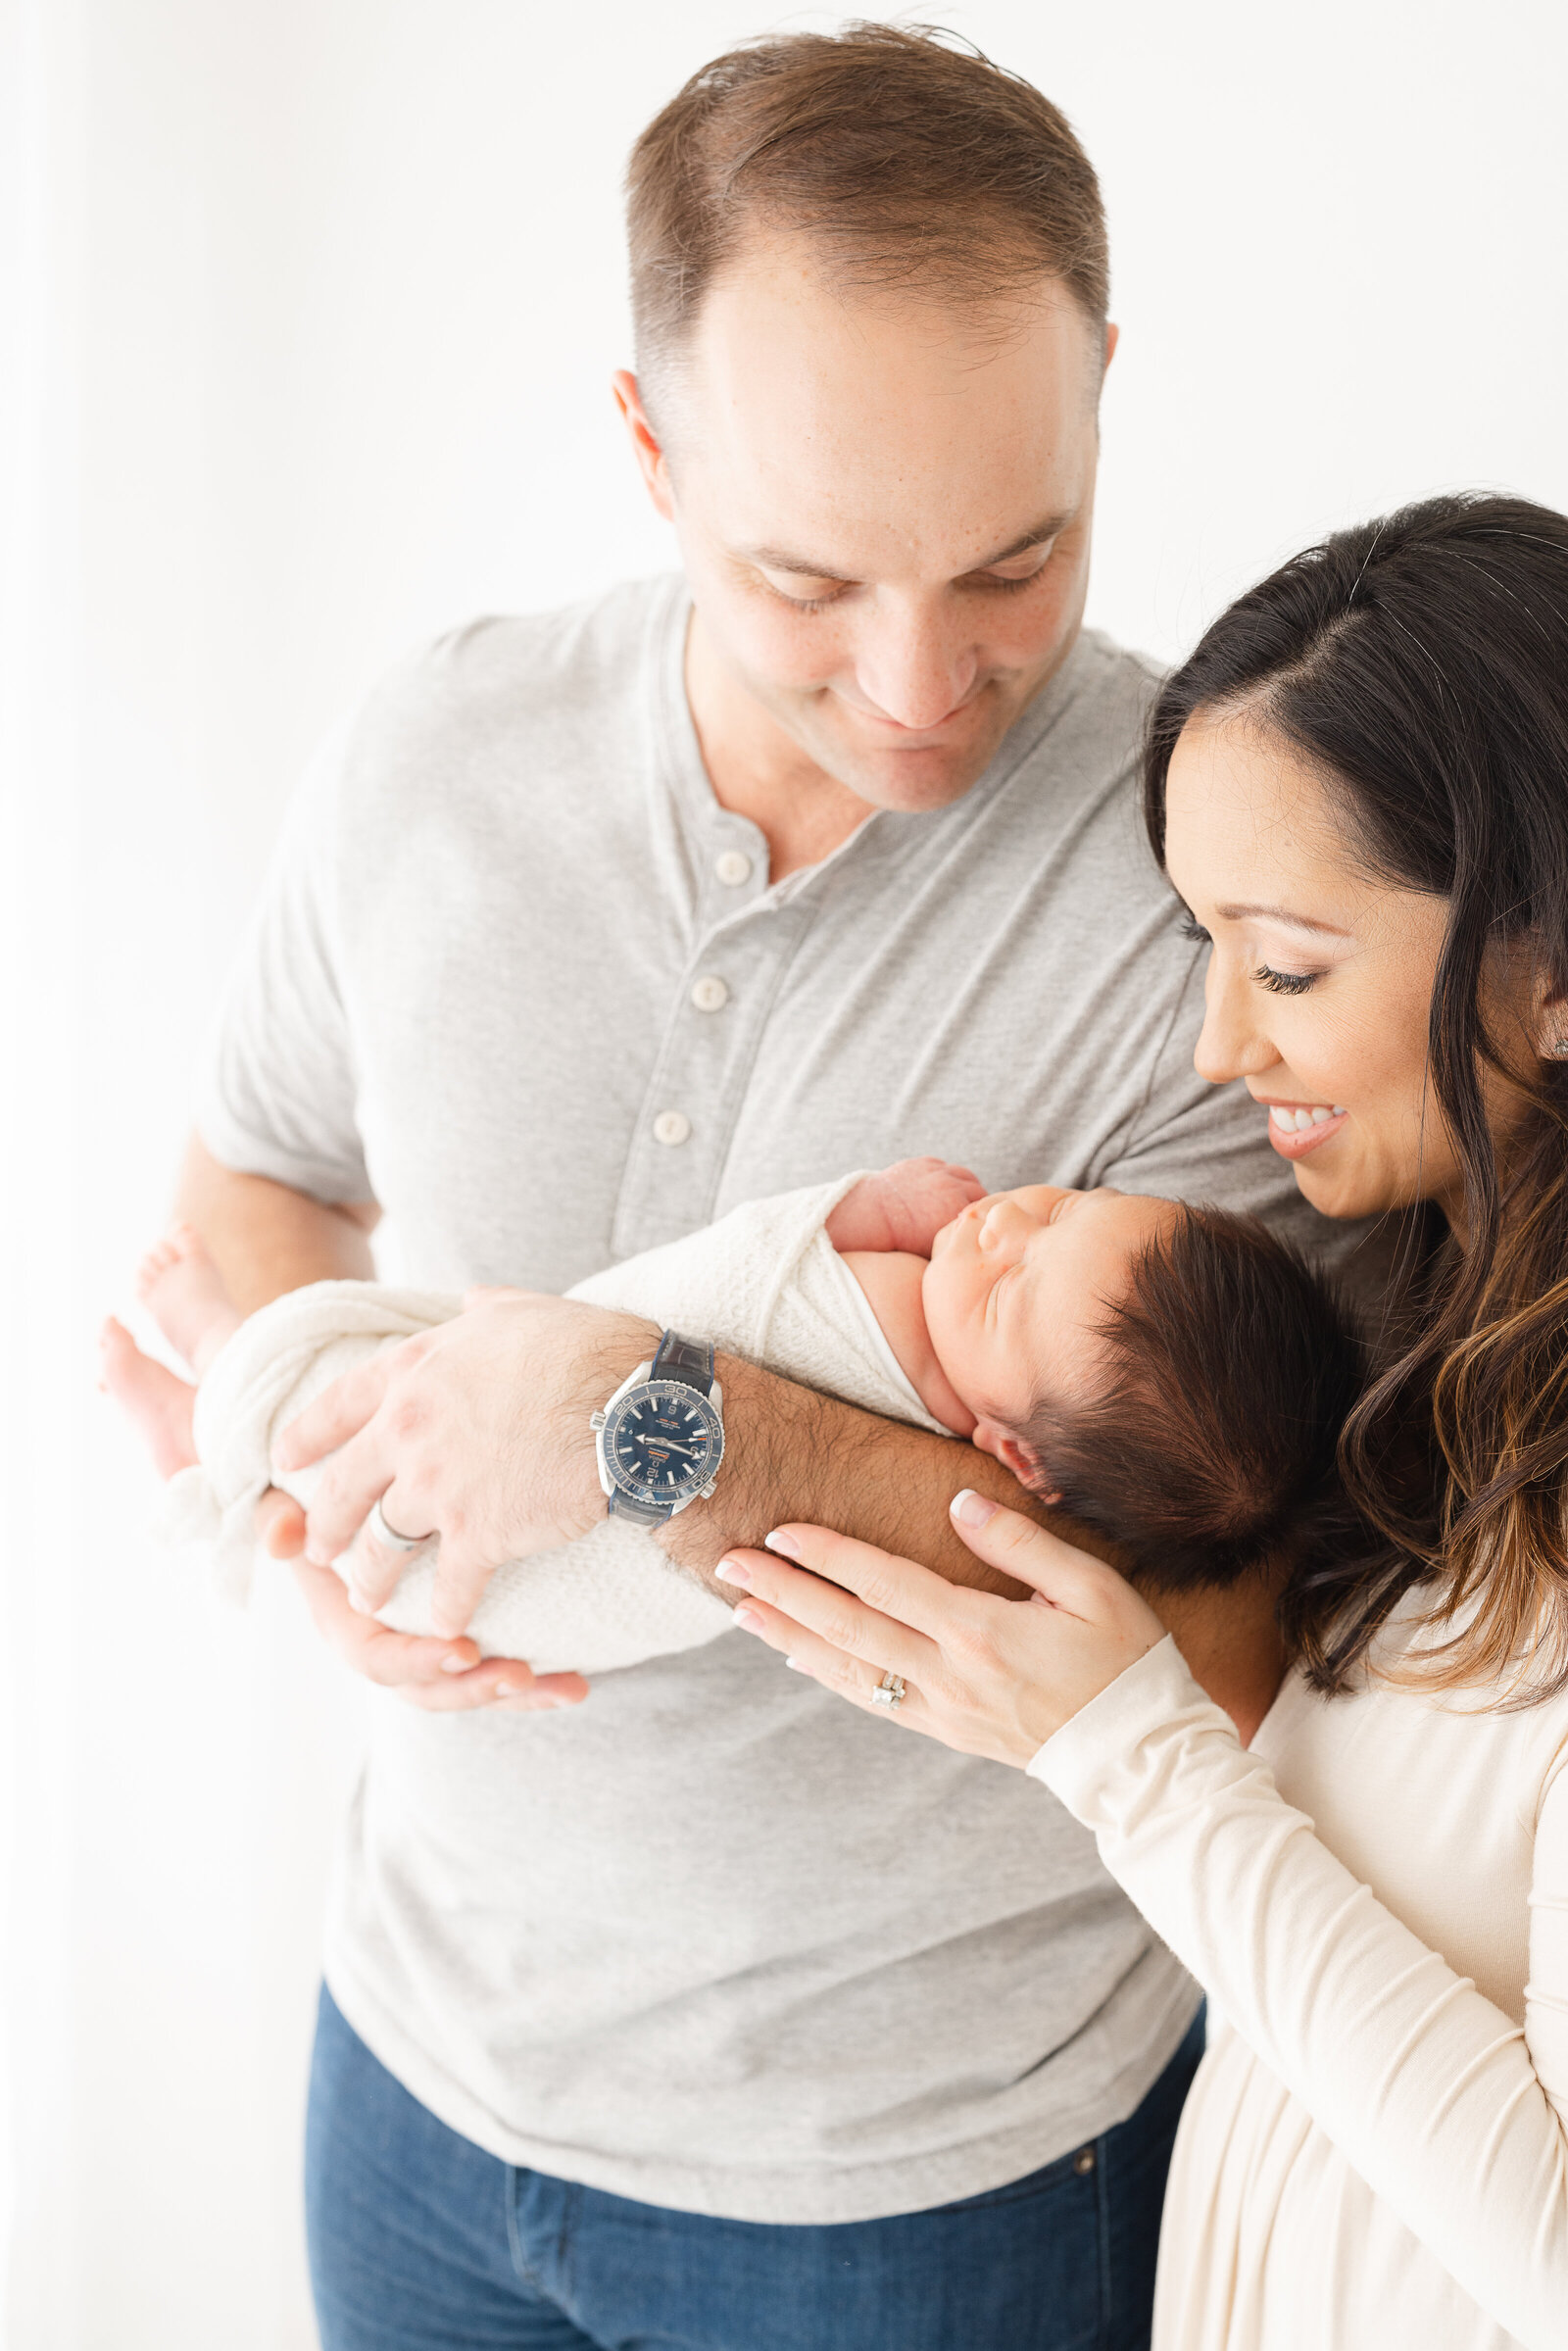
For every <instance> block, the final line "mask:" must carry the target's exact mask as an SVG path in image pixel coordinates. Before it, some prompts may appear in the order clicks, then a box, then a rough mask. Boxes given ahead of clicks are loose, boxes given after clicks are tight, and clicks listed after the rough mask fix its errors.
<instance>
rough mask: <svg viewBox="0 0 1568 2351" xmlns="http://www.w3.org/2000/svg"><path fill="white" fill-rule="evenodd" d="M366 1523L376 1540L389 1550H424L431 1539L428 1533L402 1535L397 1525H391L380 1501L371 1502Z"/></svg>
mask: <svg viewBox="0 0 1568 2351" xmlns="http://www.w3.org/2000/svg"><path fill="white" fill-rule="evenodd" d="M365 1523H366V1525H367V1526H368V1528H369V1530H370V1533H371V1535H372V1536H373V1537H374V1538H375V1540H376V1542H377V1543H383V1544H384V1545H385V1547H386V1548H387V1549H388V1550H389V1551H422V1550H423V1548H424V1546H425V1544H426V1543H428V1542H429V1541H430V1538H429V1536H428V1535H400V1534H399V1533H398V1531H397V1529H396V1527H389V1526H388V1525H387V1523H386V1519H385V1517H384V1516H383V1514H382V1510H381V1505H380V1503H379V1502H378V1501H376V1502H372V1503H371V1505H370V1515H369V1517H368V1519H367V1520H366V1522H365Z"/></svg>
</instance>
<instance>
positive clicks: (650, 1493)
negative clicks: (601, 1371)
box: [599, 1375, 724, 1509]
mask: <svg viewBox="0 0 1568 2351" xmlns="http://www.w3.org/2000/svg"><path fill="white" fill-rule="evenodd" d="M664 1395H667V1396H672V1397H674V1398H675V1399H676V1400H677V1401H678V1402H679V1403H680V1404H681V1406H682V1408H683V1409H690V1410H692V1411H695V1412H697V1413H698V1414H699V1415H700V1416H701V1417H702V1419H703V1420H704V1422H705V1423H706V1425H707V1427H708V1430H709V1434H710V1438H711V1444H712V1447H713V1449H712V1451H711V1454H710V1455H709V1457H708V1459H707V1460H706V1461H704V1462H703V1463H701V1465H700V1466H696V1467H693V1468H691V1469H687V1470H683V1472H682V1474H681V1478H680V1480H679V1482H678V1483H677V1484H676V1485H675V1486H673V1487H668V1486H666V1487H664V1488H662V1489H661V1490H658V1491H656V1490H654V1489H652V1488H650V1487H649V1486H648V1485H647V1482H646V1480H641V1479H639V1480H635V1481H634V1480H632V1479H631V1478H628V1477H627V1476H626V1475H625V1473H624V1472H623V1471H622V1469H621V1468H620V1465H619V1463H618V1462H617V1460H616V1457H615V1438H616V1436H617V1434H618V1433H619V1429H620V1424H621V1422H622V1421H623V1420H624V1419H625V1417H626V1414H627V1413H628V1412H629V1411H631V1409H632V1408H633V1406H634V1405H639V1404H642V1403H646V1402H647V1401H649V1400H650V1399H651V1398H657V1397H659V1396H664ZM599 1458H600V1461H601V1462H602V1464H603V1466H604V1472H605V1476H606V1478H608V1479H609V1481H610V1485H609V1486H607V1488H606V1492H607V1493H608V1492H609V1491H610V1490H611V1488H612V1487H613V1490H614V1491H615V1492H616V1493H617V1494H625V1495H627V1496H628V1498H629V1499H630V1500H632V1501H634V1502H642V1503H644V1504H646V1505H647V1506H648V1507H650V1508H655V1509H658V1508H662V1507H663V1506H664V1505H665V1504H668V1505H669V1506H670V1507H671V1509H680V1508H681V1507H682V1506H683V1505H684V1504H685V1503H687V1502H694V1501H696V1499H697V1498H698V1496H699V1495H700V1494H703V1493H704V1492H705V1491H706V1489H707V1488H708V1487H709V1486H711V1484H712V1482H713V1479H714V1477H715V1476H716V1475H717V1472H718V1467H719V1464H720V1462H721V1461H722V1460H723V1458H724V1419H723V1414H722V1413H721V1411H720V1410H719V1407H718V1404H717V1403H716V1401H715V1400H714V1398H713V1397H711V1396H705V1395H704V1394H703V1392H702V1390H701V1389H700V1388H694V1387H693V1386H692V1385H691V1383H690V1381H689V1380H678V1379H675V1378H673V1377H666V1376H664V1375H661V1376H660V1377H659V1378H658V1379H655V1380H651V1379H646V1378H645V1379H642V1380H639V1381H638V1382H637V1385H636V1386H635V1387H633V1388H628V1389H627V1390H626V1391H625V1393H624V1394H623V1395H621V1396H615V1397H613V1399H612V1400H611V1402H610V1403H609V1404H608V1405H607V1406H606V1408H605V1420H604V1427H603V1429H602V1430H601V1431H600V1433H599Z"/></svg>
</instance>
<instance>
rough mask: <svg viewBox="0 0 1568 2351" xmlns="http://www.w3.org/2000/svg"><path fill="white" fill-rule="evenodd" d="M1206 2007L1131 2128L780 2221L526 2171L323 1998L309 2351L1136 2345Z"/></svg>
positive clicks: (314, 2099) (1142, 2336)
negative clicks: (1010, 2174)
mask: <svg viewBox="0 0 1568 2351" xmlns="http://www.w3.org/2000/svg"><path fill="white" fill-rule="evenodd" d="M1202 2045H1203V2038H1202V2019H1201V2017H1200V2019H1199V2020H1198V2022H1197V2023H1196V2024H1195V2025H1194V2026H1193V2029H1192V2031H1191V2032H1190V2033H1188V2035H1187V2038H1186V2040H1185V2041H1184V2042H1183V2043H1182V2046H1181V2048H1180V2049H1179V2050H1178V2051H1177V2053H1176V2055H1175V2057H1174V2058H1173V2059H1172V2061H1171V2063H1170V2064H1169V2066H1167V2068H1166V2069H1165V2072H1164V2073H1163V2074H1162V2075H1161V2076H1160V2078H1159V2080H1158V2082H1155V2084H1154V2086H1153V2088H1152V2090H1151V2091H1150V2093H1149V2095H1148V2097H1147V2098H1146V2099H1145V2100H1144V2102H1143V2104H1142V2106H1140V2107H1139V2109H1138V2111H1137V2113H1136V2114H1134V2115H1132V2116H1131V2117H1130V2118H1129V2119H1128V2121H1126V2122H1125V2123H1122V2124H1119V2125H1118V2126H1117V2127H1116V2129H1115V2130H1113V2131H1105V2132H1104V2133H1103V2135H1102V2136H1101V2137H1100V2138H1097V2139H1093V2140H1091V2141H1090V2142H1089V2143H1088V2144H1087V2145H1086V2146H1083V2147H1079V2148H1076V2149H1075V2150H1074V2151H1073V2153H1072V2154H1070V2155H1064V2156H1062V2157H1061V2158H1060V2160H1059V2161H1058V2162H1056V2163H1052V2164H1047V2166H1046V2168H1045V2170H1044V2171H1040V2172H1034V2173H1032V2174H1031V2175H1030V2177H1029V2178H1028V2179H1027V2180H1014V2181H1013V2182H1012V2184H1011V2185H1010V2186H1008V2187H999V2188H994V2189H992V2190H991V2192H990V2193H989V2194H987V2195H983V2196H966V2197H965V2198H964V2199H963V2200H962V2202H961V2203H957V2204H943V2205H939V2206H937V2207H936V2208H935V2209H933V2210H931V2211H928V2212H916V2213H903V2214H899V2215H897V2216H896V2217H894V2218H893V2219H891V2220H885V2221H850V2222H843V2223H840V2224H838V2225H836V2226H834V2227H831V2228H779V2227H770V2226H767V2225H765V2224H762V2223H759V2222H751V2221H715V2220H709V2219H706V2218H704V2217H703V2216H702V2215H701V2214H698V2213H689V2212H666V2211H664V2210H662V2208H661V2207H660V2206H658V2205H653V2204H634V2203H631V2202H629V2201H628V2200H627V2199H626V2198H625V2197H624V2196H608V2195H604V2194H602V2193H601V2192H600V2190H598V2189H597V2188H589V2187H580V2186H577V2185H575V2184H574V2183H573V2182H571V2181H570V2180H552V2179H550V2178H548V2177H547V2176H546V2175H545V2174H544V2173H541V2172H527V2171H519V2170H517V2169H516V2168H515V2166H513V2165H511V2164H505V2163H502V2162H500V2161H499V2160H498V2159H497V2158H496V2157H495V2156H493V2155H486V2154H485V2153H483V2151H482V2150H481V2149H480V2148H478V2147H476V2146H474V2145H473V2144H472V2143H471V2141H470V2140H468V2139H466V2138H462V2137H460V2136H459V2134H458V2133H457V2131H449V2130H448V2129H447V2127H446V2125H445V2124H444V2123H438V2122H437V2121H436V2119H435V2117H434V2115H432V2114H431V2113H429V2112H428V2111H427V2109H426V2108H424V2107H423V2106H421V2105H420V2104H419V2102H418V2100H417V2098H414V2097H411V2096H410V2094H409V2092H408V2091H407V2090H406V2089H405V2088H404V2087H403V2085H402V2084H401V2082H397V2081H395V2080H394V2078H393V2077H392V2075H390V2074H389V2073H388V2072H387V2070H386V2068H385V2067H384V2066H383V2065H381V2064H380V2063H378V2061H377V2060H376V2059H375V2058H374V2057H372V2056H371V2054H370V2052H369V2050H368V2048H367V2047H366V2046H365V2043H364V2042H363V2041H362V2040H361V2039H360V2038H359V2036H358V2034H357V2033H354V2032H353V2031H352V2030H351V2028H350V2027H349V2026H348V2025H347V2024H346V2023H345V2022H344V2019H343V2017H342V2015H341V2014H340V2012H339V2010H338V2008H337V2006H336V2004H335V2003H334V2001H333V2000H332V1997H331V1995H330V1993H328V1992H326V1991H325V1990H323V1991H322V1993H321V2007H320V2017H319V2025H318V2030H317V2038H316V2057H315V2063H314V2066H313V2069H312V2075H311V2103H310V2121H309V2125H308V2128H307V2134H306V2165H305V2168H306V2200H307V2218H308V2223H309V2229H310V2251H311V2277H312V2282H313V2285H314V2287H315V2293H316V2309H317V2318H318V2321H319V2326H320V2330H321V2345H322V2351H503V2347H505V2351H1142V2347H1143V2346H1147V2344H1148V2341H1149V2317H1150V2303H1151V2298H1152V2292H1153V2282H1154V2246H1155V2241H1156V2239H1157V2237H1158V2233H1159V2209H1160V2201H1161V2198H1162V2196H1163V2193H1164V2186H1165V2171H1166V2167H1167V2165H1168V2164H1169V2161H1170V2150H1171V2141H1172V2139H1173V2137H1174V2135H1175V2131H1176V2121H1177V2117H1178V2116H1179V2114H1180V2112H1181V2106H1182V2100H1183V2099H1184V2098H1185V2097H1186V2095H1187V2088H1188V2084H1189V2082H1191V2081H1192V2078H1193V2075H1194V2072H1195V2071H1196V2069H1197V2066H1198V2061H1199V2058H1200V2056H1201V2053H1202Z"/></svg>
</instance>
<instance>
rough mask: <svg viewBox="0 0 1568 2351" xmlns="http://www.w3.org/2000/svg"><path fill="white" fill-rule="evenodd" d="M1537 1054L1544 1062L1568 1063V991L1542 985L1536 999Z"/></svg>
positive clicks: (1544, 983)
mask: <svg viewBox="0 0 1568 2351" xmlns="http://www.w3.org/2000/svg"><path fill="white" fill-rule="evenodd" d="M1535 1026H1536V1052H1537V1053H1539V1054H1540V1056H1541V1058H1542V1060H1543V1061H1568V991H1564V990H1563V989H1561V988H1557V987H1554V986H1552V985H1551V984H1550V983H1549V982H1545V981H1544V982H1543V983H1542V986H1541V989H1540V992H1539V994H1538V996H1537V999H1536V1023H1535Z"/></svg>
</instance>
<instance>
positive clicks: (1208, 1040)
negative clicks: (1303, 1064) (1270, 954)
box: [1193, 952, 1280, 1086]
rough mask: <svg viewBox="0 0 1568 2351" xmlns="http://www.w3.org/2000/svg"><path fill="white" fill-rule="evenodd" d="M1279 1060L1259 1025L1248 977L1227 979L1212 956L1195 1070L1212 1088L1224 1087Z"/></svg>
mask: <svg viewBox="0 0 1568 2351" xmlns="http://www.w3.org/2000/svg"><path fill="white" fill-rule="evenodd" d="M1279 1057H1280V1056H1279V1054H1278V1053H1277V1052H1276V1051H1275V1049H1274V1047H1273V1045H1272V1044H1271V1043H1270V1042H1269V1039H1268V1036H1267V1034H1266V1032H1265V1031H1264V1030H1263V1029H1261V1028H1259V1026H1258V1024H1257V1019H1256V1014H1255V1010H1254V1008H1253V1004H1252V1002H1251V990H1250V987H1249V985H1248V982H1247V979H1246V977H1245V975H1244V974H1243V973H1241V972H1237V973H1236V974H1235V976H1234V977H1230V976H1228V975H1227V974H1226V973H1225V972H1223V971H1222V970H1221V968H1220V962H1219V957H1218V956H1217V955H1214V954H1213V953H1212V952H1210V955H1209V958H1208V970H1207V973H1206V974H1205V976H1204V980H1203V1025H1202V1028H1201V1031H1200V1032H1199V1038H1198V1043H1197V1045H1196V1046H1195V1047H1194V1049H1193V1067H1194V1068H1195V1069H1196V1070H1197V1072H1198V1074H1199V1076H1200V1077H1201V1078H1206V1079H1207V1080H1208V1082H1209V1084H1210V1085H1211V1086H1224V1085H1227V1084H1228V1083H1229V1082H1230V1080H1231V1079H1233V1078H1250V1077H1256V1076H1258V1075H1259V1074H1260V1072H1261V1071H1263V1070H1265V1069H1268V1068H1271V1067H1272V1066H1273V1064H1274V1063H1275V1062H1276V1061H1277V1060H1278V1059H1279Z"/></svg>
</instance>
